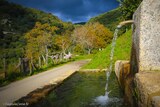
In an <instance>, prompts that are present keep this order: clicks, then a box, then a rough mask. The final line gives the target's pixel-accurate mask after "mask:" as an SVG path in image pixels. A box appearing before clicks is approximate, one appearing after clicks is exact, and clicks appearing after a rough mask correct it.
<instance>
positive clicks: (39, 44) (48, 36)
mask: <svg viewBox="0 0 160 107" xmlns="http://www.w3.org/2000/svg"><path fill="white" fill-rule="evenodd" d="M56 30H57V27H55V26H50V25H49V24H41V23H40V22H37V23H36V25H35V27H34V28H33V29H32V30H31V31H29V32H28V33H26V35H25V38H26V39H27V45H26V57H27V58H29V59H30V60H33V58H34V60H33V61H37V60H38V59H39V57H41V56H42V57H43V59H44V61H45V62H46V64H47V63H48V54H49V50H48V47H49V46H50V44H51V42H52V38H53V35H54V34H55V31H56ZM44 56H45V57H44Z"/></svg>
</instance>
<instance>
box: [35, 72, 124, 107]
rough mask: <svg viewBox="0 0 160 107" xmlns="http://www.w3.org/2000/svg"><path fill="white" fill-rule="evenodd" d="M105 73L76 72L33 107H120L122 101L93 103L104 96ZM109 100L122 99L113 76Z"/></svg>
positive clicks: (110, 82) (110, 81)
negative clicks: (102, 103) (103, 103)
mask: <svg viewBox="0 0 160 107" xmlns="http://www.w3.org/2000/svg"><path fill="white" fill-rule="evenodd" d="M105 84H106V75H105V72H88V73H85V72H77V73H75V74H74V75H72V76H71V77H70V78H69V79H67V80H65V81H64V83H63V84H61V85H60V86H58V87H57V88H56V89H55V90H53V91H52V92H51V93H49V95H48V96H46V97H45V98H44V99H42V100H41V101H39V102H38V103H37V104H34V105H33V107H121V106H122V100H117V101H110V102H108V103H107V104H106V105H101V104H99V103H96V102H95V99H96V97H98V96H101V95H104V94H105ZM108 89H109V90H111V92H110V93H109V97H110V98H113V97H114V98H115V97H116V98H117V99H121V98H122V93H121V90H120V88H119V85H118V82H117V80H116V78H115V74H114V73H113V72H112V73H111V77H110V80H109V87H108Z"/></svg>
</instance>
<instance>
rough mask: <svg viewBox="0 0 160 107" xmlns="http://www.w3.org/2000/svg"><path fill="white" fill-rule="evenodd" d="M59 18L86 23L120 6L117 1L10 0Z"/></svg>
mask: <svg viewBox="0 0 160 107" xmlns="http://www.w3.org/2000/svg"><path fill="white" fill-rule="evenodd" d="M8 1H11V2H14V3H17V4H21V5H24V6H26V7H32V8H36V9H39V10H43V11H45V12H50V13H52V14H54V15H56V16H58V17H59V18H60V19H62V20H63V21H71V22H73V23H75V22H86V21H87V20H89V19H90V18H91V17H93V16H96V15H98V14H101V13H104V12H107V11H109V10H112V9H114V8H116V7H118V6H119V3H118V2H117V1H116V0H8Z"/></svg>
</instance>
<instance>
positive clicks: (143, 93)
mask: <svg viewBox="0 0 160 107" xmlns="http://www.w3.org/2000/svg"><path fill="white" fill-rule="evenodd" d="M159 78H160V72H146V71H145V72H139V73H137V74H136V75H135V79H134V82H135V85H136V89H137V91H138V96H139V98H138V105H139V107H159V106H158V105H160V100H159V98H160V79H159ZM153 105H154V106H153Z"/></svg>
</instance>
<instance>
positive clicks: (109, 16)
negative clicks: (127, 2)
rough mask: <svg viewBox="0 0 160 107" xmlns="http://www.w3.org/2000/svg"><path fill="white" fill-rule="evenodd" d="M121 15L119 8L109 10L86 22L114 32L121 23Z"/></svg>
mask: <svg viewBox="0 0 160 107" xmlns="http://www.w3.org/2000/svg"><path fill="white" fill-rule="evenodd" d="M121 17H122V13H121V10H120V8H117V9H114V10H111V11H109V12H106V13H104V14H101V15H99V16H96V17H93V18H91V19H90V20H89V21H88V22H99V23H101V24H103V25H104V26H106V27H107V28H109V29H110V30H111V31H114V29H115V27H116V26H117V25H118V23H119V22H120V21H121Z"/></svg>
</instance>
